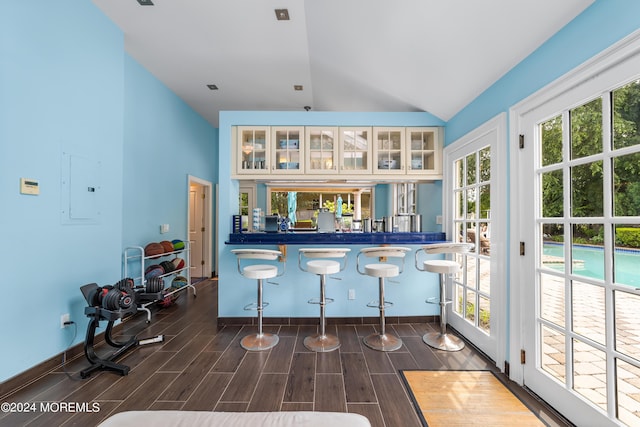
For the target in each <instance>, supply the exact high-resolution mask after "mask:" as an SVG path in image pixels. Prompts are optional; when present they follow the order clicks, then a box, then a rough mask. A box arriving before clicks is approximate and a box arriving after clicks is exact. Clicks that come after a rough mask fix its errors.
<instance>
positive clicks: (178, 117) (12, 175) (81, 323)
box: [0, 0, 217, 382]
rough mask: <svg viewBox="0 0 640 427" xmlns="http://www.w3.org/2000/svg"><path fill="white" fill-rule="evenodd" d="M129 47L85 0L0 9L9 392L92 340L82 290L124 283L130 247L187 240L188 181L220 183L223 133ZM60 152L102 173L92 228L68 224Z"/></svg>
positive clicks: (3, 289)
mask: <svg viewBox="0 0 640 427" xmlns="http://www.w3.org/2000/svg"><path fill="white" fill-rule="evenodd" d="M123 45H124V42H123V35H122V32H121V31H120V30H119V29H118V28H117V27H116V26H115V25H114V24H113V23H112V22H111V21H110V20H109V19H107V18H106V17H105V16H104V15H103V14H102V12H101V11H99V10H98V9H97V8H96V7H95V6H93V5H92V4H91V2H89V1H86V0H61V1H56V2H51V1H47V0H35V1H29V2H21V1H11V2H2V3H0V200H1V206H2V208H1V209H0V225H1V226H2V231H3V241H4V242H5V243H4V244H3V245H2V247H3V249H2V250H1V254H2V259H3V260H4V264H5V268H4V269H3V275H2V279H0V295H3V297H2V300H3V305H2V310H0V325H2V326H1V328H0V342H1V343H2V350H1V351H0V382H2V381H5V380H7V379H8V378H11V377H13V376H15V375H17V374H19V373H20V372H22V371H24V370H26V369H28V368H31V367H33V366H35V365H37V364H38V363H41V362H43V361H44V360H46V359H48V358H50V357H52V356H54V355H56V354H59V353H60V352H62V351H63V350H64V349H66V348H67V346H69V344H70V343H71V342H72V340H73V342H74V343H77V342H81V341H83V340H84V334H85V330H86V325H87V318H86V316H84V307H85V305H86V303H85V301H84V299H83V298H82V295H81V293H80V289H79V288H80V286H82V285H84V284H86V283H91V282H96V283H98V284H100V285H106V284H112V283H114V282H115V281H117V280H119V279H120V277H121V256H122V255H121V254H122V248H123V246H124V244H132V243H135V244H141V243H144V242H146V239H154V238H155V237H156V236H157V232H158V225H159V224H160V223H170V224H171V225H172V230H173V232H174V233H179V235H180V236H183V235H184V232H183V231H182V232H180V230H185V229H186V206H187V195H186V194H187V174H192V175H196V176H198V177H200V178H203V179H207V180H210V181H212V182H214V183H215V182H216V181H217V172H216V168H215V164H216V163H217V157H216V156H217V154H216V153H217V149H216V145H217V130H216V129H214V128H213V127H211V126H210V125H208V124H207V123H206V122H205V121H204V120H203V119H202V118H201V117H200V116H198V115H197V114H195V113H194V112H193V111H192V110H191V109H190V108H189V107H187V106H186V105H185V104H184V103H183V102H182V101H180V100H179V99H178V98H177V97H176V96H175V95H173V94H172V93H171V92H170V91H168V90H167V89H166V88H165V87H164V86H163V85H162V84H160V83H159V82H158V81H157V80H156V79H155V78H154V77H153V76H152V75H151V74H149V73H148V72H146V71H145V70H144V69H142V68H141V67H140V66H139V65H138V64H136V63H135V61H133V60H132V59H131V58H129V57H128V56H127V54H126V53H124V47H123ZM140 112H143V113H140ZM63 153H70V154H73V155H77V156H80V157H84V158H87V159H89V160H90V161H93V162H96V163H98V162H99V163H100V168H99V188H98V190H97V192H96V195H97V198H98V205H99V211H100V214H99V216H98V220H97V221H95V222H94V223H92V224H81V225H76V224H63V221H62V215H61V210H62V209H63V206H62V200H64V199H65V197H66V196H65V192H64V191H63V188H64V186H63V185H62V184H61V180H62V177H63V175H64V174H63V172H62V171H63V169H64V168H63V165H62V160H63V158H64V156H63ZM21 177H25V178H31V179H36V180H38V181H39V183H40V187H41V188H40V195H39V196H27V195H21V194H20V192H19V180H20V178H21ZM154 233H155V234H154ZM176 235H178V234H176ZM63 313H70V315H71V319H72V320H73V321H75V322H76V323H77V326H78V331H77V336H76V337H75V340H74V336H73V330H74V328H73V327H70V328H67V329H64V330H62V329H60V326H59V322H60V315H61V314H63ZM103 326H104V324H103Z"/></svg>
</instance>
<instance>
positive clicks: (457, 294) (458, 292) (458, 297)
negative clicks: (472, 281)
mask: <svg viewBox="0 0 640 427" xmlns="http://www.w3.org/2000/svg"><path fill="white" fill-rule="evenodd" d="M454 288H455V289H454V296H453V299H454V301H455V303H454V304H453V310H454V311H455V312H456V313H458V314H459V315H461V316H462V315H463V314H462V307H464V298H463V295H464V288H463V287H462V286H460V285H455V287H454Z"/></svg>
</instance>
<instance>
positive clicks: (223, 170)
mask: <svg viewBox="0 0 640 427" xmlns="http://www.w3.org/2000/svg"><path fill="white" fill-rule="evenodd" d="M236 125H255V126H260V125H274V126H278V125H289V126H296V125H308V126H322V125H326V126H443V125H444V123H443V122H442V120H440V119H438V118H437V117H434V116H433V115H431V114H429V113H330V112H257V111H251V112H240V111H225V112H222V113H220V144H219V146H220V152H219V156H220V157H219V158H220V160H219V163H218V166H219V174H220V175H219V179H220V181H219V182H220V189H219V191H220V205H219V207H218V208H219V215H220V223H219V230H220V235H219V236H218V244H219V248H220V253H219V266H220V268H219V285H218V289H219V291H218V292H219V302H218V306H219V315H220V316H221V317H243V316H247V315H248V314H247V312H245V311H243V309H242V308H243V307H244V306H245V305H246V304H247V303H249V302H251V301H252V300H254V299H255V292H256V290H255V283H253V282H252V281H249V280H245V279H239V278H238V271H237V269H236V263H235V262H236V261H235V257H234V256H233V255H232V254H231V252H230V250H231V249H232V248H233V247H232V246H229V245H225V243H224V242H225V240H226V239H227V238H228V236H229V233H230V232H231V215H233V214H237V213H238V212H237V209H238V181H237V180H232V179H230V176H231V167H232V166H231V164H230V163H231V162H230V161H229V159H231V149H232V142H231V127H232V126H236ZM421 187H423V188H421V190H420V191H421V195H420V197H423V194H424V197H425V198H426V199H433V200H438V202H437V203H436V205H435V206H438V205H440V206H441V202H440V200H441V199H442V187H441V186H440V185H439V184H425V185H424V186H421ZM389 194H390V191H388V189H384V188H381V189H380V192H378V191H376V216H378V217H380V216H381V214H380V212H381V211H380V212H379V211H378V209H380V210H382V209H383V208H386V206H387V204H388V202H387V200H383V199H385V198H386V197H385V196H387V197H388V195H389ZM427 209H433V206H429V207H427ZM433 212H435V211H431V210H429V211H428V213H426V214H425V216H433V217H434V224H435V213H433ZM437 213H438V214H439V213H440V211H438V212H437ZM430 231H432V230H430ZM438 231H439V230H438ZM359 248H360V247H359V246H352V250H353V252H355V253H357V251H358V250H359ZM287 251H288V254H289V256H288V260H287V265H286V268H287V273H286V275H285V276H283V277H282V278H280V279H279V282H280V286H278V287H269V289H268V290H265V295H266V292H269V293H270V295H269V297H266V298H267V299H269V301H270V302H271V306H269V313H268V316H276V317H278V316H284V317H289V316H291V317H309V316H311V317H315V316H317V315H318V313H317V307H316V306H314V305H309V304H306V301H307V300H308V299H309V298H310V296H309V295H311V296H315V295H316V294H317V293H318V289H317V286H315V284H316V283H315V278H313V279H312V280H310V278H309V277H308V276H309V275H308V274H307V275H305V274H304V273H301V272H300V271H299V269H298V265H297V258H296V257H297V252H298V251H297V247H296V246H288V248H287ZM411 256H413V255H411ZM407 262H408V265H407V269H406V272H405V275H404V276H403V279H402V283H403V285H402V287H396V288H395V289H393V290H390V291H389V292H391V293H392V294H393V295H394V296H391V295H390V299H392V298H395V300H396V303H397V305H396V308H394V309H391V310H390V311H389V315H391V316H393V315H396V316H397V315H425V314H435V313H436V312H437V306H433V307H431V308H432V310H431V311H428V310H429V307H425V304H424V296H425V295H429V296H431V295H433V293H434V292H436V289H437V278H428V279H425V277H424V275H422V274H423V273H419V272H417V271H415V268H414V267H413V264H412V263H413V258H410V259H407ZM349 264H350V266H349V269H348V270H347V271H346V272H345V273H343V277H344V278H343V280H342V281H340V282H336V283H338V284H337V285H335V286H334V287H337V290H336V291H335V292H343V295H342V296H343V298H342V297H340V296H339V295H336V301H337V302H336V303H334V304H333V307H330V308H328V311H327V313H328V314H327V315H329V316H346V317H353V316H376V315H377V314H376V312H375V310H371V309H368V308H367V307H366V304H367V303H368V302H369V301H371V300H374V299H376V298H377V281H376V280H375V279H371V278H363V277H362V276H360V275H358V274H357V273H356V272H355V261H354V259H353V256H351V257H350V259H349ZM367 279H368V280H367ZM332 282H333V281H332ZM302 283H305V284H309V283H313V284H312V285H311V286H304V287H300V284H302ZM407 283H408V284H409V285H408V286H407ZM350 288H351V289H355V290H356V300H353V301H347V300H346V295H347V289H350ZM391 288H393V286H391ZM391 288H390V289H391ZM340 289H341V290H340ZM416 296H418V297H419V298H416ZM338 300H339V301H340V302H338ZM426 310H427V311H426ZM249 315H250V314H249Z"/></svg>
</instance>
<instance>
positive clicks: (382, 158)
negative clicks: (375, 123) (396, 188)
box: [373, 127, 407, 175]
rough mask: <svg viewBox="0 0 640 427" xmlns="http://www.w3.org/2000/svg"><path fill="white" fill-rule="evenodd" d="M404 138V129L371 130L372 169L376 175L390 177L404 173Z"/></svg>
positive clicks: (377, 128) (375, 128)
mask: <svg viewBox="0 0 640 427" xmlns="http://www.w3.org/2000/svg"><path fill="white" fill-rule="evenodd" d="M404 137H405V128H380V127H374V128H373V144H374V152H373V154H374V162H373V168H374V170H375V171H376V173H382V174H390V175H395V174H401V175H404V174H405V173H406V169H407V168H406V165H405V159H406V155H405V154H404V152H405V151H404V150H405V141H404Z"/></svg>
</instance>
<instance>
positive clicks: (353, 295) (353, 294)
mask: <svg viewBox="0 0 640 427" xmlns="http://www.w3.org/2000/svg"><path fill="white" fill-rule="evenodd" d="M349 299H356V290H355V289H349Z"/></svg>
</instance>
